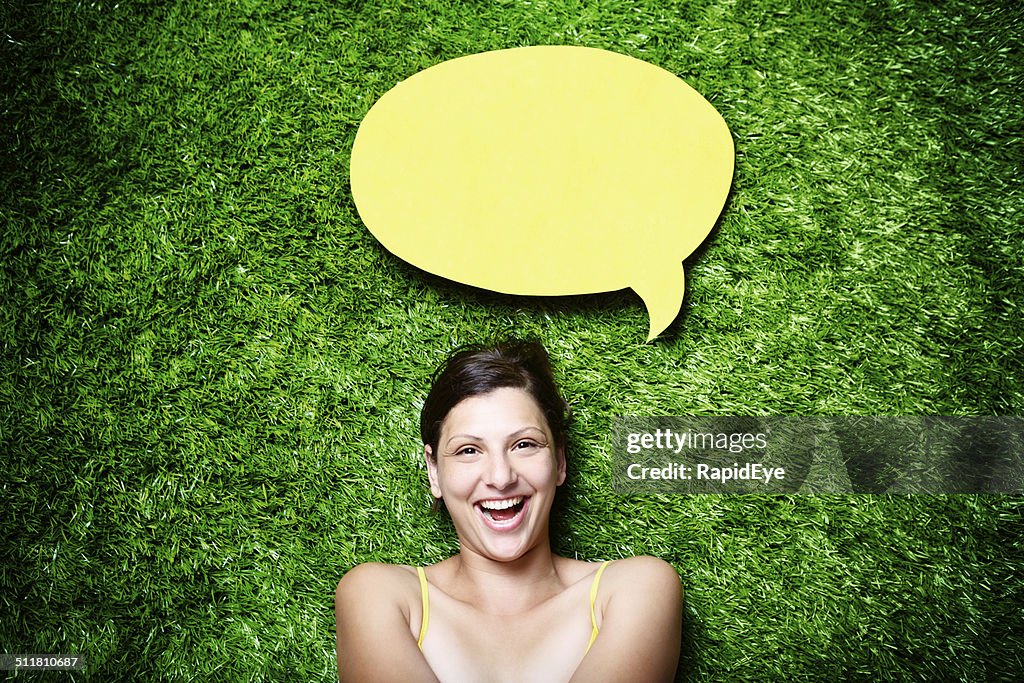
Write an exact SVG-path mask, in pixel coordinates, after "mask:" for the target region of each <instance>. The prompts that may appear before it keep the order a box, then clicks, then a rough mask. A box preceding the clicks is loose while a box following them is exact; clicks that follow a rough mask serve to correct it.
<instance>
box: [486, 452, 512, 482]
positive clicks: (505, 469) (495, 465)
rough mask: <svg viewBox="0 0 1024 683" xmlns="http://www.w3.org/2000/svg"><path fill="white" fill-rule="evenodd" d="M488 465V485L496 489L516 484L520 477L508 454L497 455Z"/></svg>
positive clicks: (490, 459) (491, 458)
mask: <svg viewBox="0 0 1024 683" xmlns="http://www.w3.org/2000/svg"><path fill="white" fill-rule="evenodd" d="M488 460H489V462H488V465H487V477H486V482H487V484H489V485H491V486H493V487H494V488H498V489H503V488H505V487H507V486H511V485H512V484H514V483H516V480H517V479H518V475H517V474H516V471H515V469H514V468H513V467H512V463H511V462H510V461H509V457H508V454H506V453H497V454H495V455H492V456H491V457H490V458H489V459H488Z"/></svg>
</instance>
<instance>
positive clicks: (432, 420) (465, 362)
mask: <svg viewBox="0 0 1024 683" xmlns="http://www.w3.org/2000/svg"><path fill="white" fill-rule="evenodd" d="M504 388H512V389H522V390H524V391H526V392H527V393H528V394H530V396H532V397H533V399H534V400H535V401H536V402H537V405H539V406H540V409H541V412H542V413H543V414H544V418H545V419H546V420H547V422H548V427H549V428H550V429H551V433H552V435H553V436H554V438H555V445H556V446H557V447H560V448H562V449H563V450H564V448H565V434H566V429H567V427H568V425H569V420H570V417H571V415H572V412H571V410H570V409H569V404H567V403H566V402H565V400H564V399H563V398H562V394H561V392H560V391H559V390H558V386H557V385H556V384H555V378H554V375H553V374H552V372H551V361H550V360H549V358H548V352H547V350H546V349H545V348H544V346H543V345H542V344H541V343H540V342H538V341H520V340H509V341H505V342H500V343H497V344H493V345H489V346H469V347H463V348H461V349H459V350H457V351H456V352H455V353H454V354H452V356H450V357H449V358H448V360H447V361H445V362H444V364H442V365H441V367H439V368H438V369H437V372H435V373H434V377H433V380H432V383H431V387H430V393H428V394H427V399H426V400H425V401H424V402H423V410H421V411H420V436H421V437H422V439H423V443H424V444H425V445H428V446H430V450H431V452H432V453H433V457H435V458H436V457H437V447H438V441H439V440H440V438H441V424H442V423H443V422H444V419H445V418H446V417H447V416H448V413H449V412H450V411H451V409H452V408H454V407H455V406H456V405H457V404H458V403H459V402H461V401H462V400H463V399H467V398H469V397H470V396H479V395H480V394H486V393H488V392H490V391H494V390H495V389H504Z"/></svg>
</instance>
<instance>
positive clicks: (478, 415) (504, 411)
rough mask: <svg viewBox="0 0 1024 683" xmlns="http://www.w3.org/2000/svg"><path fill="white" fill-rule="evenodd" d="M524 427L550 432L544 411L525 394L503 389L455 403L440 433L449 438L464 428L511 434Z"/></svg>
mask: <svg viewBox="0 0 1024 683" xmlns="http://www.w3.org/2000/svg"><path fill="white" fill-rule="evenodd" d="M527 427H535V428H537V429H540V430H541V431H543V432H546V433H547V432H550V427H549V426H548V423H547V420H546V419H545V417H544V411H543V410H541V407H540V405H539V404H538V403H537V401H536V400H535V399H534V398H533V396H531V395H530V393H529V392H528V391H526V390H525V389H518V388H513V387H503V388H500V389H494V390H492V391H489V392H487V393H485V394H477V395H475V396H470V397H468V398H464V399H463V400H461V401H459V402H458V403H457V404H455V406H454V407H453V408H452V409H451V410H450V411H448V415H447V416H445V419H444V422H443V423H442V424H441V433H442V434H444V435H449V434H455V433H457V432H462V431H463V430H465V429H470V430H473V429H475V430H478V431H483V430H487V431H490V432H501V431H503V430H507V433H513V432H515V431H518V430H521V429H523V428H527ZM478 436H483V434H478Z"/></svg>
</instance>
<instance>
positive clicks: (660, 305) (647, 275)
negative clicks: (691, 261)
mask: <svg viewBox="0 0 1024 683" xmlns="http://www.w3.org/2000/svg"><path fill="white" fill-rule="evenodd" d="M640 272H641V273H642V275H641V277H640V279H639V280H636V281H634V282H633V283H632V284H631V285H630V287H631V288H632V290H633V291H634V292H636V293H637V295H639V297H640V298H641V299H643V301H644V306H646V307H647V316H648V317H649V318H650V321H651V326H650V332H649V333H648V335H647V341H651V340H652V339H654V338H655V337H657V336H658V335H659V334H661V333H662V332H664V331H665V329H666V328H668V326H669V325H671V324H672V321H673V320H675V319H676V316H677V315H679V310H680V309H681V308H682V307H683V294H684V292H685V291H686V272H685V271H684V270H683V264H682V263H677V264H673V267H672V268H665V267H660V268H647V269H641V270H640Z"/></svg>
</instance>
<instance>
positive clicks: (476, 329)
mask: <svg viewBox="0 0 1024 683" xmlns="http://www.w3.org/2000/svg"><path fill="white" fill-rule="evenodd" d="M0 8H2V9H0V12H2V13H0V23H2V29H3V34H4V35H3V44H2V46H0V60H2V62H0V79H2V80H0V84H2V88H0V101H2V106H0V143H2V145H3V155H2V156H0V192H2V195H0V196H2V198H3V201H2V203H0V259H2V267H3V276H2V278H0V297H2V298H0V302H2V303H0V454H2V460H0V463H2V464H0V475H2V476H0V512H2V517H0V538H2V539H3V543H2V545H0V653H8V654H13V653H80V654H82V655H83V656H84V657H85V661H86V666H85V668H84V669H83V670H82V671H80V672H73V673H67V672H62V673H52V674H51V675H50V677H52V678H54V679H56V680H103V681H107V680H138V679H159V680H254V681H255V680H333V679H334V678H335V662H334V651H333V648H334V644H333V638H334V632H333V613H332V606H333V605H332V602H333V600H332V591H333V588H334V586H335V584H336V582H337V580H338V578H339V577H340V576H341V575H342V574H343V573H344V572H345V571H346V570H348V569H349V568H351V567H352V566H354V565H355V564H357V563H359V562H365V561H369V560H380V561H387V562H401V563H410V564H424V563H429V562H433V561H437V560H440V559H442V558H443V557H446V556H447V555H449V554H450V553H452V552H454V551H455V550H456V544H455V541H454V536H453V533H452V530H451V527H450V525H449V524H448V523H446V521H445V520H444V519H443V518H438V517H436V516H434V515H432V514H431V513H429V511H428V502H429V497H428V492H427V489H426V483H425V471H424V467H423V463H422V462H421V457H420V453H421V446H420V445H419V443H418V432H417V416H418V410H419V406H420V403H421V401H422V399H423V397H424V395H425V392H426V385H427V381H428V378H429V376H430V373H431V371H432V370H433V368H434V367H435V366H436V364H437V363H438V362H439V361H440V360H441V359H442V358H443V357H444V356H445V355H446V354H447V353H448V352H449V351H450V350H451V349H452V348H453V347H455V346H458V345H460V344H463V343H468V342H479V341H482V340H487V339H493V338H500V337H504V336H508V335H517V336H536V337H539V338H540V339H542V340H543V341H544V342H545V343H546V345H547V346H548V348H549V350H550V351H551V353H552V356H553V357H554V359H555V364H556V366H557V371H558V375H559V378H560V379H561V381H562V383H563V386H564V388H565V392H566V394H567V395H568V397H569V398H570V400H571V401H572V403H573V405H574V411H575V422H574V426H573V431H572V433H571V460H570V466H571V468H572V470H573V472H572V476H571V478H570V482H569V489H568V490H567V492H566V496H565V499H566V500H565V501H564V503H565V512H564V515H563V518H562V519H560V520H559V522H558V525H557V529H558V535H557V536H558V537H557V539H556V545H557V548H558V550H559V551H561V552H563V553H566V554H569V555H574V556H579V557H582V558H586V559H605V558H608V559H614V558H617V557H622V556H625V555H631V554H638V553H650V554H654V555H657V556H659V557H662V558H664V559H666V560H668V561H669V562H671V563H672V564H673V565H674V566H675V567H676V568H677V569H678V571H679V573H680V576H681V578H682V581H683V583H684V585H685V587H686V589H687V604H686V616H685V623H684V629H685V643H684V649H683V659H682V663H681V666H680V680H684V681H746V680H749V681H771V680H787V681H819V680H820V681H830V680H865V681H875V680H921V681H931V680H963V681H981V680H1005V681H1010V680H1016V679H1018V678H1019V676H1020V672H1021V670H1022V668H1024V662H1022V658H1021V654H1020V653H1021V652H1024V636H1022V634H1024V619H1022V616H1021V614H1022V611H1024V610H1022V608H1024V576H1022V570H1021V567H1022V564H1024V541H1022V540H1021V539H1022V537H1024V504H1022V499H1021V497H1019V496H988V495H945V496H942V495H936V496H868V495H833V496H809V495H803V496H727V495H726V496H657V495H646V496H645V495H638V496H623V495H619V494H617V493H616V492H615V491H613V490H612V487H611V484H610V481H611V465H610V462H611V455H610V453H609V435H610V433H611V430H612V424H613V420H614V418H615V416H617V415H730V414H733V415H1021V414H1022V409H1024V374H1022V358H1024V354H1022V351H1021V349H1022V347H1024V340H1022V333H1021V324H1020V321H1019V320H1020V306H1021V301H1022V297H1021V294H1022V292H1024V279H1022V275H1024V273H1022V270H1024V247H1022V242H1021V239H1020V231H1021V215H1022V209H1024V195H1022V181H1021V177H1022V176H1021V174H1020V171H1019V169H1020V166H1021V163H1022V161H1024V137H1022V134H1021V131H1022V130H1024V116H1022V109H1021V104H1020V102H1021V97H1022V95H1024V61H1022V59H1024V58H1022V54H1021V45H1022V44H1024V10H1022V9H1021V8H1019V7H1017V5H1016V4H1015V3H1010V2H980V1H975V2H960V1H953V0H945V1H942V2H932V1H925V0H912V1H902V0H899V1H891V2H868V3H853V2H825V1H823V0H822V1H816V2H798V1H796V0H792V1H789V2H786V1H783V2H778V1H776V2H764V1H763V0H751V1H749V2H745V1H742V0H734V1H724V0H708V1H704V2H666V1H659V2H631V3H623V2H601V3H580V2H543V1H541V0H537V1H534V2H522V1H517V0H509V1H506V2H494V3H484V2H480V3H477V2H472V3H446V2H430V3H403V2H389V1H380V2H321V1H319V0H303V1H301V2H300V1H295V2H289V1H287V0H266V1H260V2H257V1H255V0H251V1H237V2H235V1H226V2H219V3H197V2H185V1H184V0H179V1H172V0H167V1H161V0H151V1H149V2H144V1H139V2H128V1H125V2H120V3H117V2H93V3H86V2H75V3H71V2H26V3H13V2H4V3H3V4H2V5H0ZM540 44H560V45H561V44H564V45H585V46H590V47H599V48H605V49H609V50H613V51H616V52H621V53H624V54H628V55H631V56H634V57H637V58H640V59H643V60H645V61H648V62H651V63H654V64H656V65H658V66H661V67H663V68H665V69H667V70H669V71H671V72H673V73H675V74H677V75H678V76H679V77H681V78H683V79H684V80H686V81H687V82H688V83H689V84H690V85H692V86H693V87H694V88H696V89H697V90H698V91H699V92H701V93H702V94H703V95H704V96H705V97H706V98H707V99H708V100H709V101H710V102H711V103H712V104H714V106H715V107H716V108H717V109H718V111H719V112H720V113H721V114H722V116H723V117H724V118H725V120H726V121H727V123H728V124H729V126H730V129H731V131H732V133H733V136H734V140H735V144H736V175H735V178H734V183H733V190H732V193H731V195H730V198H729V200H728V202H727V205H726V207H725V210H724V212H723V215H722V218H721V219H720V221H719V224H718V225H717V227H716V229H715V230H714V232H713V233H712V235H711V236H710V237H709V239H708V241H707V242H706V243H705V245H704V246H703V247H702V248H701V249H700V250H699V251H698V252H697V253H696V254H695V255H694V256H692V257H691V258H690V259H688V260H687V262H686V270H687V292H686V299H685V302H684V306H683V311H682V313H681V315H680V316H679V318H678V319H677V321H676V323H675V324H674V325H673V326H672V327H670V328H669V330H668V331H667V332H666V333H665V334H664V335H663V336H662V337H661V338H659V339H658V340H656V341H654V342H653V343H650V344H646V343H644V342H643V339H644V337H645V335H646V330H647V320H646V314H645V311H644V310H643V307H642V305H641V303H640V301H639V299H638V298H637V297H635V296H634V295H633V294H631V293H629V292H619V293H612V294H605V295H588V296H578V297H563V298H558V297H553V298H544V299H524V298H518V297H512V296H504V295H497V294H490V293H486V292H481V291H477V290H472V289H469V288H466V287H463V286H461V285H457V284H454V283H451V282H447V281H445V280H442V279H440V278H437V277H434V276H431V275H427V274H424V273H422V272H420V271H418V270H416V269H414V268H412V267H410V266H408V265H406V264H404V263H402V262H401V261H399V260H398V259H396V258H395V257H393V256H392V255H390V254H389V253H388V252H386V251H385V250H384V249H382V248H381V247H380V246H379V245H378V244H377V243H376V241H375V240H374V239H373V237H372V236H371V235H370V234H369V233H368V232H367V231H366V229H365V228H364V227H363V225H362V224H361V222H360V220H359V217H358V214H357V212H356V210H355V207H354V205H353V202H352V198H351V195H350V192H349V186H348V175H347V169H348V154H349V151H350V149H351V145H352V141H353V138H354V135H355V131H356V128H357V126H358V124H359V121H360V120H361V118H362V117H363V115H365V113H366V112H367V111H368V109H369V107H370V106H371V105H372V104H373V102H374V101H375V100H376V99H377V98H378V97H380V96H381V95H382V94H383V93H384V92H386V91H387V90H388V89H389V88H391V87H392V86H393V85H395V84H396V83H397V82H399V81H400V80H402V79H404V78H407V77H409V76H411V75H412V74H414V73H416V72H418V71H420V70H422V69H424V68H426V67H428V66H431V65H433V64H436V63H438V62H440V61H443V60H446V59H450V58H454V57H458V56H462V55H467V54H472V53H476V52H481V51H484V50H490V49H498V48H506V47H515V46H523V45H540ZM510 257H513V256H510ZM559 257H560V255H559V254H553V255H552V259H553V264H555V265H556V266H557V263H558V259H559ZM37 677H40V676H39V675H33V674H25V673H20V674H18V675H17V676H15V678H26V679H33V678H37Z"/></svg>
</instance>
